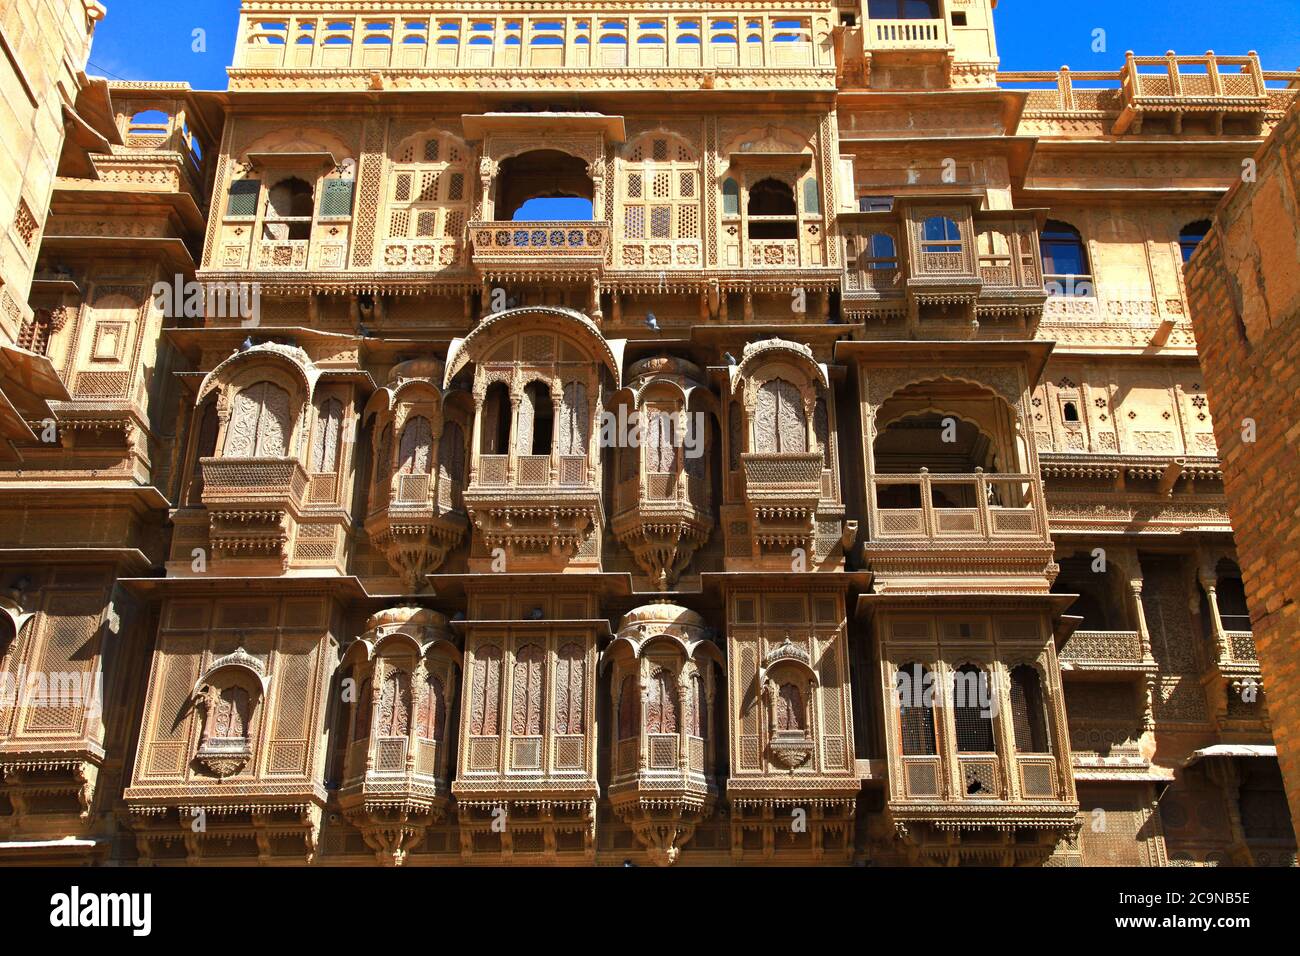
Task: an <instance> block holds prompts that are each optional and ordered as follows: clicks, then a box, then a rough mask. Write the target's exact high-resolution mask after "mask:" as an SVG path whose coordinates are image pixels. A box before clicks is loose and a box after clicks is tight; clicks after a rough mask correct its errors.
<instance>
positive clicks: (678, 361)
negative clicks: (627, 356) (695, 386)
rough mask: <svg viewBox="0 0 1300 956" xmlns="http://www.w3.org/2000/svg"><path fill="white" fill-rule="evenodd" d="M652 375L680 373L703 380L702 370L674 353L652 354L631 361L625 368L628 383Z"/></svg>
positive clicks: (693, 378) (698, 380)
mask: <svg viewBox="0 0 1300 956" xmlns="http://www.w3.org/2000/svg"><path fill="white" fill-rule="evenodd" d="M652 375H680V376H682V377H684V378H688V379H691V380H693V381H697V382H702V381H703V380H704V371H703V370H702V369H701V368H700V367H699V366H698V365H696V364H695V363H694V362H688V361H686V359H683V358H677V357H676V356H674V355H653V356H651V357H649V358H643V359H639V360H637V361H635V362H633V363H632V365H631V367H629V368H628V370H627V380H628V384H632V383H634V382H636V381H637V380H638V379H642V378H649V377H650V376H652Z"/></svg>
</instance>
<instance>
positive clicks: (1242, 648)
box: [1223, 631, 1259, 664]
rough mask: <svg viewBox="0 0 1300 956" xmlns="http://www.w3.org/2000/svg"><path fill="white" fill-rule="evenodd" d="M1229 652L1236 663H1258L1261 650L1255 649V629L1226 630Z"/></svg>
mask: <svg viewBox="0 0 1300 956" xmlns="http://www.w3.org/2000/svg"><path fill="white" fill-rule="evenodd" d="M1223 636H1224V639H1225V640H1226V641H1227V645H1228V653H1229V655H1231V656H1230V659H1231V662H1232V663H1234V664H1258V663H1259V652H1258V651H1257V650H1256V649H1255V634H1254V632H1253V631H1224V632H1223Z"/></svg>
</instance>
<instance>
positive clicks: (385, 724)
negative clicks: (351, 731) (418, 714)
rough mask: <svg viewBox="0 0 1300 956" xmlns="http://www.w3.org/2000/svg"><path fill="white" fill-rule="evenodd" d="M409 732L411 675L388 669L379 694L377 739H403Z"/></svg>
mask: <svg viewBox="0 0 1300 956" xmlns="http://www.w3.org/2000/svg"><path fill="white" fill-rule="evenodd" d="M410 732H411V675H410V673H409V672H408V671H404V670H392V669H390V670H389V671H388V673H387V674H385V675H384V683H383V686H382V687H381V688H380V692H379V726H378V727H377V728H376V735H377V736H379V737H405V736H407V735H408V734H410Z"/></svg>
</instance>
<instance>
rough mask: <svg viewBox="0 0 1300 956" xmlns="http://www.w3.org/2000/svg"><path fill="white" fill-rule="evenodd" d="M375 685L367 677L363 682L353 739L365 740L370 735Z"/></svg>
mask: <svg viewBox="0 0 1300 956" xmlns="http://www.w3.org/2000/svg"><path fill="white" fill-rule="evenodd" d="M373 692H374V687H373V685H372V684H371V683H370V678H369V677H367V678H366V679H365V680H364V681H363V682H362V684H361V695H360V696H359V697H358V703H357V723H356V726H355V727H354V728H353V731H352V739H353V740H365V739H366V738H367V737H369V736H370V716H371V715H370V710H371V707H372V706H373V704H374V700H373V698H372V694H373Z"/></svg>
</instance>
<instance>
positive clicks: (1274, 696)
mask: <svg viewBox="0 0 1300 956" xmlns="http://www.w3.org/2000/svg"><path fill="white" fill-rule="evenodd" d="M1256 163H1257V165H1256V170H1255V172H1256V175H1255V181H1254V182H1249V181H1246V180H1243V182H1242V183H1240V184H1239V185H1238V186H1236V187H1235V188H1234V190H1233V191H1232V192H1231V193H1229V195H1228V196H1227V198H1226V199H1225V200H1224V202H1223V204H1222V205H1221V206H1220V207H1219V211H1218V214H1217V215H1216V217H1215V227H1214V230H1213V231H1212V232H1211V233H1210V235H1209V237H1208V238H1207V239H1206V240H1205V242H1204V243H1202V245H1201V248H1200V249H1198V250H1197V252H1196V255H1195V256H1194V257H1193V259H1192V262H1191V263H1190V265H1189V266H1188V272H1187V281H1188V290H1189V293H1190V296H1191V307H1192V319H1193V322H1194V324H1195V328H1196V338H1197V341H1198V343H1199V346H1200V358H1201V367H1202V369H1203V370H1204V374H1205V387H1206V391H1207V393H1208V395H1209V398H1210V404H1211V408H1212V409H1213V411H1214V431H1215V438H1216V440H1217V441H1218V445H1219V454H1220V455H1221V457H1222V459H1223V472H1224V482H1225V485H1226V489H1227V494H1228V505H1229V510H1230V512H1231V514H1232V523H1233V528H1234V533H1235V540H1236V546H1237V553H1238V557H1239V559H1240V564H1241V569H1242V575H1243V579H1244V581H1245V585H1246V594H1247V599H1248V601H1249V603H1250V610H1251V618H1252V622H1253V627H1254V632H1255V640H1256V644H1257V645H1258V648H1259V658H1260V667H1261V670H1262V672H1263V680H1264V689H1265V695H1266V699H1267V701H1268V709H1269V714H1270V716H1271V718H1272V722H1273V736H1274V739H1275V741H1276V743H1277V747H1278V756H1279V760H1280V762H1281V765H1282V773H1283V776H1284V777H1285V780H1286V786H1287V797H1288V799H1289V800H1290V803H1291V815H1292V818H1293V819H1295V820H1300V108H1298V107H1293V108H1292V109H1291V111H1290V113H1288V115H1287V117H1286V119H1285V120H1284V121H1283V122H1282V124H1281V125H1280V126H1279V127H1278V128H1277V130H1276V131H1275V132H1274V134H1273V135H1272V137H1270V139H1269V141H1268V142H1267V143H1266V144H1265V145H1264V147H1263V148H1262V149H1261V150H1260V152H1259V153H1257V154H1256ZM1246 419H1253V420H1254V422H1255V427H1256V435H1255V439H1256V440H1255V441H1254V442H1253V443H1251V442H1247V441H1245V440H1244V437H1245V436H1244V434H1243V428H1244V426H1243V422H1244V421H1245V420H1246Z"/></svg>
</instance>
